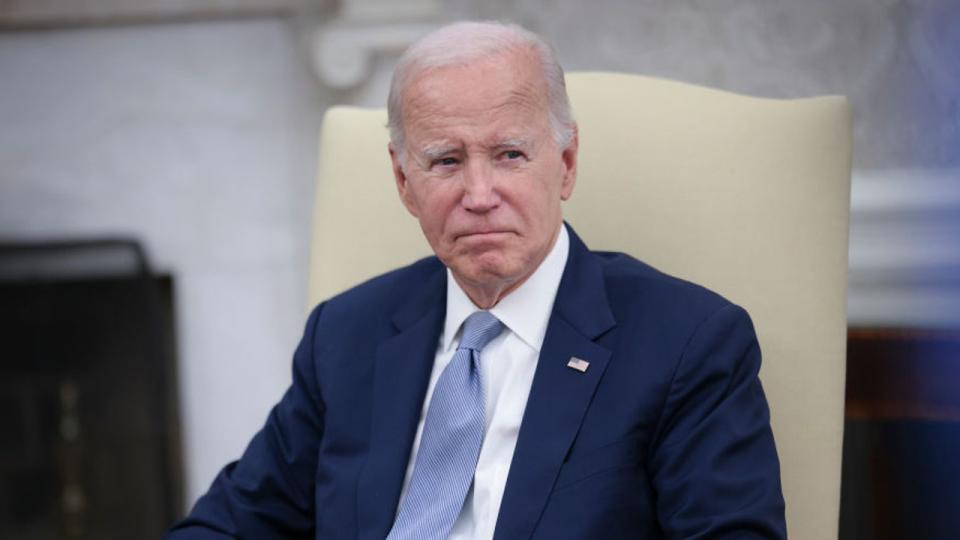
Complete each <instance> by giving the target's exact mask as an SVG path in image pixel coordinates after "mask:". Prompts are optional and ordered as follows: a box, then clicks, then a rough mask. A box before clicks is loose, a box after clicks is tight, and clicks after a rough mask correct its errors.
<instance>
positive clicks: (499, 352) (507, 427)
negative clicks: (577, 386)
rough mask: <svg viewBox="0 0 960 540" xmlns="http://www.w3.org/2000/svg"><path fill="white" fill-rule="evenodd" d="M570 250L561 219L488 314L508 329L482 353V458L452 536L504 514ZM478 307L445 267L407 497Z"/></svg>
mask: <svg viewBox="0 0 960 540" xmlns="http://www.w3.org/2000/svg"><path fill="white" fill-rule="evenodd" d="M569 251H570V237H569V236H568V234H567V229H566V227H565V226H563V225H561V226H560V233H559V234H558V235H557V240H556V242H555V243H554V245H553V248H552V249H551V250H550V253H549V254H548V255H547V257H546V258H545V259H544V260H543V262H542V263H541V264H540V266H539V267H538V268H537V269H536V271H534V273H533V274H532V275H531V276H530V277H529V278H527V280H526V281H525V282H524V283H523V284H521V285H520V287H518V288H517V289H516V290H514V291H513V292H511V293H510V294H508V295H507V296H505V297H504V298H502V299H501V300H500V302H499V303H498V304H497V305H496V306H494V307H493V308H491V309H490V313H492V314H493V315H495V316H496V317H497V319H499V320H500V322H502V323H503V324H504V326H506V329H505V330H504V331H503V332H502V333H501V334H500V335H499V336H497V337H496V338H494V339H493V340H492V341H491V342H490V343H488V344H487V346H486V347H484V349H483V351H482V352H481V353H480V376H481V378H482V381H483V390H484V396H485V398H486V402H485V410H486V431H485V434H484V438H483V445H482V446H481V447H480V457H479V458H478V459H477V469H476V471H475V472H474V476H473V486H472V487H471V489H470V491H469V492H468V493H467V499H466V501H465V502H464V504H463V509H462V510H461V511H460V516H459V517H458V518H457V521H456V523H455V524H454V525H453V530H452V531H451V532H450V538H451V539H456V540H468V539H469V540H479V539H490V538H493V529H494V527H495V526H496V524H497V516H498V515H499V513H500V501H501V500H502V499H503V490H504V487H505V485H506V482H507V474H508V473H509V472H510V462H511V461H512V460H513V450H514V448H515V447H516V446H517V434H518V433H519V432H520V421H521V420H522V419H523V411H524V409H525V408H526V406H527V397H528V396H529V395H530V385H531V384H532V383H533V374H534V372H535V371H536V368H537V359H538V358H539V356H540V347H541V346H542V345H543V337H544V335H545V334H546V332H547V323H548V322H549V320H550V312H551V311H552V310H553V301H554V299H555V298H556V296H557V288H558V287H559V286H560V278H561V277H562V276H563V268H564V266H566V263H567V254H568V253H569ZM479 309H480V308H478V307H477V306H476V305H475V304H474V303H473V301H472V300H470V298H469V297H468V296H467V294H466V293H465V292H463V289H461V288H460V285H458V284H457V282H456V280H454V279H453V275H452V274H451V273H450V270H449V269H447V316H446V320H445V322H444V326H443V333H442V334H441V335H440V340H439V343H438V344H437V354H436V357H435V359H434V362H433V371H432V372H431V374H430V385H429V386H428V387H427V395H426V398H425V399H424V403H423V410H422V411H421V413H420V422H419V423H418V424H417V435H416V438H415V439H414V441H413V451H412V452H411V455H410V461H409V462H408V463H407V474H406V477H405V478H404V481H403V490H402V492H401V495H400V501H401V502H402V501H403V498H404V497H405V496H406V493H407V488H408V486H409V485H410V476H411V475H412V474H413V466H414V463H416V460H417V450H418V449H419V447H420V437H421V436H422V435H423V421H424V419H425V418H426V416H427V409H428V407H429V406H430V399H431V397H432V396H433V388H434V386H435V385H436V384H437V379H438V378H439V377H440V373H441V372H442V371H443V369H444V368H445V367H447V363H448V362H449V361H450V359H451V358H452V357H453V353H454V352H455V351H456V350H457V345H458V344H459V342H460V334H461V331H460V330H461V328H460V327H461V326H462V325H463V321H465V320H466V319H467V317H469V316H470V314H472V313H473V312H475V311H479ZM398 508H399V505H398Z"/></svg>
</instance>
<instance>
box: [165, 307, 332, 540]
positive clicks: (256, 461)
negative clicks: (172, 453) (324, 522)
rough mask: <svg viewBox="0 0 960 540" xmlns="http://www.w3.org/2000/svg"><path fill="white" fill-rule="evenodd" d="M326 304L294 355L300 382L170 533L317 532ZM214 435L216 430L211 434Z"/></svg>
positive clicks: (178, 537)
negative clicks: (321, 328) (319, 332)
mask: <svg viewBox="0 0 960 540" xmlns="http://www.w3.org/2000/svg"><path fill="white" fill-rule="evenodd" d="M322 308H323V306H322V305H321V306H318V307H317V308H316V309H315V310H314V311H313V313H311V314H310V317H309V318H308V320H307V325H306V331H305V332H304V336H303V339H302V340H301V341H300V344H299V346H298V347H297V350H296V352H295V353H294V359H293V383H292V385H291V386H290V388H288V389H287V391H286V393H285V394H284V395H283V398H282V399H281V400H280V402H279V403H278V404H277V405H276V406H274V408H273V410H272V411H271V412H270V415H269V417H268V418H267V422H266V425H264V427H263V429H261V430H260V431H259V432H258V433H257V434H256V435H255V436H254V437H253V440H252V441H251V442H250V445H249V446H248V447H247V449H246V451H245V452H244V453H243V456H242V457H241V458H240V460H239V461H235V462H233V463H231V464H229V465H227V466H226V467H224V469H223V470H222V471H220V473H219V474H218V475H217V477H216V479H215V480H214V481H213V485H212V486H210V490H209V491H208V492H207V493H206V494H205V495H203V496H202V497H201V498H200V499H199V500H198V501H197V503H196V505H195V506H194V507H193V510H192V511H191V512H190V514H189V515H188V516H187V517H186V518H185V519H183V520H182V521H180V522H179V523H177V524H176V525H174V527H173V528H172V529H171V530H170V531H169V532H168V534H167V536H166V538H167V539H169V540H188V539H190V540H194V539H195V540H200V539H225V538H250V539H257V540H261V539H263V540H269V539H272V538H285V539H286V538H311V537H312V535H313V531H314V527H315V525H314V515H315V512H314V495H313V491H314V477H315V475H316V470H317V453H318V448H319V446H320V438H321V436H322V435H323V414H324V404H323V399H322V397H321V395H320V389H319V386H318V382H317V377H316V365H315V361H316V358H315V357H314V351H315V348H316V344H315V343H314V333H315V328H316V325H317V320H318V319H319V317H320V313H321V310H322ZM211 435H213V434H211Z"/></svg>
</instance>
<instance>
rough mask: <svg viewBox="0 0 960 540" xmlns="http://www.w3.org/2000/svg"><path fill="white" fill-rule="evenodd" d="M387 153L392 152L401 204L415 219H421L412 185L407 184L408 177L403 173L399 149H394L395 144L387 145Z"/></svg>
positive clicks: (394, 176) (394, 173)
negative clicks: (398, 153)
mask: <svg viewBox="0 0 960 540" xmlns="http://www.w3.org/2000/svg"><path fill="white" fill-rule="evenodd" d="M387 151H388V152H390V163H391V164H392V166H393V179H394V181H395V182H396V183H397V193H399V194H400V202H402V203H403V206H405V207H406V208H407V212H410V214H411V215H412V216H413V217H415V218H419V217H420V216H419V212H418V210H417V205H416V204H415V198H414V196H413V193H412V190H411V189H410V184H409V183H408V182H407V175H406V173H404V172H403V163H401V162H400V156H399V155H397V149H396V148H394V147H393V143H388V144H387Z"/></svg>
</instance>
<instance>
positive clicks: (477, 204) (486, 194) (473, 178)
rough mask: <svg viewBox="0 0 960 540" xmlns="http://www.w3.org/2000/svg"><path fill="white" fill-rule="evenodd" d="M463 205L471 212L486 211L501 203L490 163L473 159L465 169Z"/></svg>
mask: <svg viewBox="0 0 960 540" xmlns="http://www.w3.org/2000/svg"><path fill="white" fill-rule="evenodd" d="M461 204H462V205H463V207H464V208H465V209H467V210H469V211H471V212H478V213H484V212H489V211H490V210H493V209H494V208H496V207H497V206H498V205H499V204H500V193H499V192H498V191H497V180H496V175H495V173H494V171H493V170H492V167H491V166H490V164H487V163H484V162H483V160H471V161H470V162H468V163H467V166H466V167H464V171H463V198H462V199H461Z"/></svg>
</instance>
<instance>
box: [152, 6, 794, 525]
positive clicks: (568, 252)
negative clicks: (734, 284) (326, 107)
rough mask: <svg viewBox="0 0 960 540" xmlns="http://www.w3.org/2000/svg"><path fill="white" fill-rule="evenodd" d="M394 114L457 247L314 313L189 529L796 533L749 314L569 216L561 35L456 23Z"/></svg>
mask: <svg viewBox="0 0 960 540" xmlns="http://www.w3.org/2000/svg"><path fill="white" fill-rule="evenodd" d="M389 122H390V125H389V127H390V132H391V144H390V147H389V151H390V156H391V158H392V161H393V173H394V177H395V179H396V185H397V190H398V191H399V194H400V199H401V200H402V201H403V204H404V205H405V206H406V208H407V209H408V210H409V211H410V213H411V214H413V216H414V217H416V218H417V219H418V220H419V222H420V225H421V228H422V229H423V233H424V235H425V236H426V238H427V240H428V241H429V243H430V246H431V247H432V248H433V251H434V253H435V254H436V257H431V258H428V259H424V260H422V261H419V262H416V263H414V264H413V265H411V266H409V267H406V268H402V269H400V270H396V271H394V272H391V273H388V274H385V275H383V276H380V277H378V278H375V279H373V280H371V281H369V282H367V283H364V284H362V285H360V286H358V287H356V288H354V289H352V290H350V291H347V292H345V293H343V294H341V295H339V296H336V297H334V298H332V299H330V300H328V301H326V302H324V303H323V304H321V305H320V306H318V307H317V308H316V309H315V310H314V311H313V313H312V314H311V315H310V317H309V320H308V322H307V328H306V332H305V335H304V338H303V340H302V342H301V343H300V346H299V348H298V349H297V352H296V354H295V357H294V366H293V384H292V386H291V387H290V389H289V390H288V391H287V393H286V394H285V395H284V397H283V399H282V400H281V402H280V403H279V404H278V405H277V406H276V407H275V408H274V410H273V411H272V412H271V414H270V416H269V419H268V420H267V424H266V426H265V427H264V428H263V430H262V431H260V432H259V433H258V434H257V435H256V436H255V437H254V439H253V441H252V442H251V443H250V446H249V448H248V449H247V450H246V452H245V453H244V455H243V457H242V458H241V459H240V460H239V461H238V462H236V463H233V464H231V465H229V466H227V467H226V468H225V469H224V470H223V471H222V472H221V474H220V475H219V476H218V477H217V478H216V480H215V481H214V483H213V486H212V487H211V488H210V491H209V493H207V494H206V495H204V496H203V497H202V498H201V499H200V500H199V501H198V502H197V504H196V507H195V508H194V509H193V511H192V513H191V514H190V516H189V517H188V518H187V519H185V520H184V521H183V522H181V523H180V524H178V525H177V526H176V527H175V529H174V530H173V531H172V533H171V537H172V538H223V537H236V538H253V539H268V538H294V537H296V538H308V537H315V538H365V539H368V538H369V539H373V538H377V539H383V538H389V539H407V538H425V539H442V538H458V539H459V538H462V539H480V538H505V539H513V538H543V539H551V540H552V539H563V538H578V539H580V538H582V539H594V538H604V539H607V538H744V537H751V538H753V537H757V538H780V537H783V536H784V535H785V526H784V517H783V512H784V503H783V497H782V495H781V491H780V479H779V465H778V461H777V456H776V450H775V448H774V442H773V437H772V434H771V431H770V426H769V415H768V411H767V405H766V402H765V399H764V396H763V391H762V389H761V387H760V383H759V381H758V379H757V372H758V369H759V364H760V352H759V348H758V345H757V341H756V338H755V336H754V332H753V329H752V326H751V324H750V321H749V318H748V316H747V315H746V313H745V312H744V311H743V310H742V309H740V308H739V307H737V306H735V305H733V304H731V303H729V302H728V301H726V300H724V299H723V298H721V297H719V296H717V295H715V294H713V293H711V292H709V291H706V290H704V289H703V288H700V287H698V286H696V285H692V284H690V283H687V282H684V281H681V280H678V279H675V278H672V277H669V276H666V275H664V274H661V273H659V272H657V271H656V270H654V269H652V268H650V267H649V266H646V265H644V264H643V263H640V262H638V261H636V260H634V259H632V258H630V257H628V256H626V255H622V254H614V253H593V252H590V251H589V250H588V249H587V248H586V247H585V246H584V244H583V243H582V242H581V241H580V239H579V238H578V237H577V236H576V234H574V232H573V230H572V229H570V228H569V227H568V226H565V225H564V223H563V220H562V216H561V202H562V201H564V200H566V199H567V198H568V197H570V195H571V193H572V192H573V188H574V184H575V181H576V172H577V145H578V139H577V128H576V124H575V123H574V121H573V119H572V116H571V113H570V109H569V105H568V102H567V97H566V91H565V88H564V81H563V72H562V70H561V68H560V66H559V65H558V64H557V62H556V60H555V59H554V58H553V55H552V53H551V51H550V49H549V48H548V47H547V46H546V45H544V44H543V42H542V41H540V40H539V39H538V38H537V37H536V36H534V35H533V34H531V33H529V32H527V31H525V30H523V29H520V28H518V27H515V26H504V25H499V24H493V23H462V24H456V25H451V26H448V27H445V28H443V29H440V30H438V31H436V32H434V33H433V34H431V35H429V36H427V37H425V38H424V39H423V40H421V41H420V42H418V43H416V44H415V45H413V46H412V47H411V48H410V49H409V50H408V51H407V52H406V53H405V54H404V56H403V57H402V59H401V60H400V63H399V66H398V67H397V70H396V72H395V74H394V78H393V83H392V87H391V91H390V100H389ZM624 166H629V164H628V163H624Z"/></svg>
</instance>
